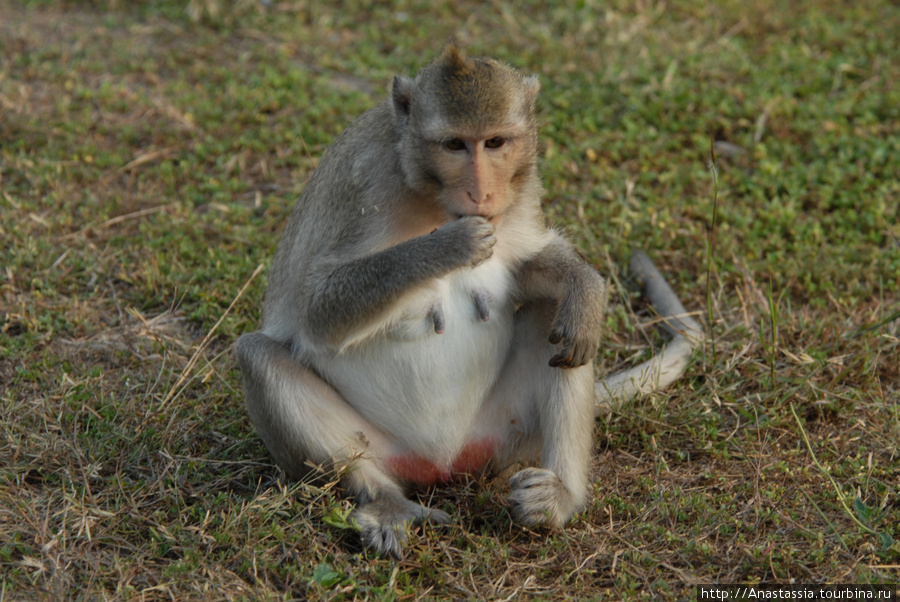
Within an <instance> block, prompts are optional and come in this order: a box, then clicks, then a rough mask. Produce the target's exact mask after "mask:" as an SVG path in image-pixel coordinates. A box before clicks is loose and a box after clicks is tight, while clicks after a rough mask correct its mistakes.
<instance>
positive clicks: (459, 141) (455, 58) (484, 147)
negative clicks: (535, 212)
mask: <svg viewBox="0 0 900 602" xmlns="http://www.w3.org/2000/svg"><path fill="white" fill-rule="evenodd" d="M539 89H540V83H539V82H538V80H537V78H534V77H523V76H522V75H521V74H520V73H518V72H517V71H516V70H515V69H513V68H512V67H509V66H507V65H504V64H502V63H499V62H497V61H493V60H485V59H469V58H467V57H465V56H464V55H462V54H461V53H460V52H459V51H458V50H457V49H456V48H454V47H453V46H448V47H447V48H445V50H444V53H443V54H442V55H441V56H440V57H439V58H438V59H436V60H435V61H434V62H433V63H432V64H430V65H429V66H427V67H426V68H424V69H423V70H422V71H420V72H419V74H418V75H417V76H416V78H415V79H414V80H408V79H404V78H399V77H398V78H395V80H394V88H393V90H392V97H393V103H394V112H395V116H396V119H397V126H398V128H399V130H400V139H401V142H400V145H401V154H402V165H403V171H404V173H405V176H406V180H407V184H408V185H409V186H410V187H411V188H412V189H413V190H415V191H416V192H418V193H419V194H420V195H422V197H423V198H427V199H429V200H434V201H436V202H438V203H439V204H440V205H441V209H443V210H444V211H445V212H447V213H448V214H450V215H451V216H457V217H461V216H467V215H480V216H483V217H486V218H488V219H490V220H491V221H495V222H496V221H497V220H499V219H500V218H501V217H502V216H503V214H504V212H505V211H506V210H507V209H508V208H509V206H510V205H511V204H513V203H515V201H516V198H517V197H518V193H519V192H520V191H521V190H523V187H524V186H526V185H527V184H528V183H529V182H530V181H532V180H533V179H534V177H535V171H536V156H537V152H536V148H537V128H536V125H535V117H534V108H535V98H536V96H537V93H538V90H539Z"/></svg>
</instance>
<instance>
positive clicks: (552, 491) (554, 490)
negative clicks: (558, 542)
mask: <svg viewBox="0 0 900 602" xmlns="http://www.w3.org/2000/svg"><path fill="white" fill-rule="evenodd" d="M509 486H510V488H511V489H512V493H511V494H510V496H509V501H510V502H511V503H512V512H513V515H514V516H515V517H516V519H517V520H518V521H519V522H520V523H522V524H523V525H525V526H526V527H535V526H538V525H546V526H549V527H554V528H559V527H562V526H563V525H564V524H566V522H567V521H568V520H569V518H571V516H572V514H573V513H574V512H575V509H576V508H575V506H576V500H575V499H574V497H573V496H572V493H571V492H570V491H569V489H568V487H566V486H565V484H563V482H562V480H560V478H559V477H558V476H557V475H556V473H555V472H553V471H552V470H547V469H546V468H526V469H524V470H520V471H519V472H517V473H516V474H514V475H513V476H512V478H510V479H509Z"/></svg>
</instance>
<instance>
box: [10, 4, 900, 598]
mask: <svg viewBox="0 0 900 602" xmlns="http://www.w3.org/2000/svg"><path fill="white" fill-rule="evenodd" d="M190 7H191V11H192V12H191V13H190V14H188V13H187V12H185V10H184V8H183V7H182V6H180V5H179V4H178V3H174V2H172V3H165V2H164V3H137V4H130V3H121V2H120V3H112V6H111V7H106V6H103V7H100V8H98V7H97V6H95V5H94V4H91V3H79V2H33V3H27V6H24V7H23V6H21V5H20V4H12V3H4V2H2V1H0V207H2V215H3V219H2V220H0V239H2V241H3V246H2V247H0V248H2V258H3V261H2V262H0V404H2V408H3V415H2V420H0V429H2V437H0V599H12V600H20V599H135V598H139V599H197V598H219V599H232V598H237V599H259V598H261V599H269V598H271V599H275V598H288V599H292V598H295V599H303V598H327V599H345V598H348V599H349V598H387V599H394V598H400V599H413V598H448V597H449V598H486V599H514V598H518V597H521V596H527V597H540V598H551V599H552V598H608V599H627V598H641V597H659V598H664V599H685V598H690V597H691V596H693V592H694V590H693V586H694V585H696V584H699V583H729V582H749V583H757V582H761V583H789V582H802V583H813V582H830V583H840V582H855V583H885V582H886V583H892V584H894V585H895V586H896V584H897V583H898V577H900V530H898V524H900V501H898V489H900V458H898V446H900V405H898V404H900V402H898V396H900V332H898V328H900V321H898V320H897V319H896V318H897V316H896V311H897V309H898V307H900V292H898V291H900V247H898V245H897V244H896V242H895V241H896V238H897V237H898V235H900V231H898V229H897V227H898V226H897V224H898V220H900V205H898V198H900V184H898V180H900V173H898V168H897V162H896V161H895V160H894V157H896V156H898V153H900V142H898V140H900V115H898V108H897V107H898V106H900V93H898V91H897V90H896V89H895V83H896V81H898V78H900V53H898V50H897V48H896V45H895V43H894V41H893V34H892V33H891V32H894V31H897V30H900V11H898V9H897V8H896V7H895V6H892V5H890V4H886V3H884V4H883V3H877V2H873V3H862V4H860V5H859V6H856V7H853V8H852V9H851V8H848V7H845V6H837V5H835V6H832V5H831V4H830V3H826V4H823V5H821V6H819V7H818V8H816V9H810V10H806V9H800V8H795V9H791V8H776V6H775V5H774V4H772V5H769V4H768V3H766V2H763V1H762V0H756V1H754V2H751V3H744V4H737V3H735V4H728V3H721V4H712V5H708V6H696V5H693V4H688V3H681V2H673V3H671V5H665V4H652V3H644V2H638V3H635V4H631V3H626V2H615V3H612V4H610V5H609V6H608V7H606V8H605V9H602V10H601V9H600V8H598V7H596V6H593V4H592V3H590V2H587V3H578V4H577V5H573V6H571V7H565V8H556V9H552V10H548V9H546V8H543V7H537V6H534V7H532V6H530V5H528V4H526V5H524V6H522V7H518V8H517V7H514V6H513V5H512V4H507V3H503V2H495V3H490V4H488V5H482V4H480V3H466V2H463V3H447V4H443V3H436V4H435V3H430V4H429V5H428V6H425V5H422V4H418V3H414V2H409V3H402V4H398V5H396V6H393V7H388V6H372V7H362V6H360V7H356V8H353V7H349V5H348V7H347V8H345V10H343V11H340V10H336V9H335V8H334V7H327V6H325V5H322V6H319V5H316V4H314V3H305V2H296V3H295V2H273V3H271V4H270V5H269V7H268V8H263V5H262V4H259V3H248V2H240V3H236V4H229V3H222V2H211V1H209V0H206V1H204V2H191V3H190ZM213 9H214V10H213ZM216 11H218V12H216ZM191 15H195V17H196V22H195V21H192V19H191ZM425 22H427V23H429V24H430V25H429V28H427V29H426V28H425V27H424V25H423V23H425ZM451 33H452V34H454V35H455V36H456V37H457V38H458V39H460V40H461V42H462V43H463V44H466V45H469V46H470V47H472V48H473V49H474V50H475V51H476V52H479V53H489V54H493V55H498V56H501V57H503V58H505V59H507V60H510V61H512V62H514V63H515V64H516V65H517V66H520V67H522V68H523V69H526V70H528V71H530V72H535V73H538V74H539V75H541V77H542V81H543V84H544V91H543V97H542V99H543V105H544V107H543V110H544V121H545V127H544V140H545V144H546V152H545V160H544V172H545V176H546V181H547V188H548V190H549V191H550V192H549V194H548V198H547V210H548V213H549V214H550V215H551V216H552V217H553V218H554V219H555V220H556V221H557V222H559V223H561V224H562V225H564V226H566V227H567V228H568V229H569V230H570V232H571V235H572V238H573V239H574V240H575V241H576V242H577V244H578V245H579V246H580V247H581V248H582V250H583V251H584V252H585V253H586V255H587V256H588V257H590V258H591V260H593V261H594V262H595V263H596V264H597V265H598V266H599V267H600V268H601V269H602V270H603V271H604V272H607V273H609V274H610V275H611V276H612V277H613V278H614V279H615V281H616V283H617V287H616V291H617V294H616V303H614V306H613V308H612V309H611V311H610V314H609V316H608V323H609V326H610V336H609V340H608V342H607V344H606V345H605V346H604V348H603V349H602V351H601V354H600V356H599V358H598V360H599V366H600V369H601V371H606V370H612V369H616V368H619V367H623V366H626V365H630V364H632V363H634V362H635V361H638V360H640V359H642V358H644V357H646V355H647V354H649V353H650V350H651V348H652V347H653V346H656V345H658V344H659V343H660V338H659V337H658V335H657V334H656V333H655V332H654V330H653V328H652V327H649V326H647V325H646V324H647V323H648V321H649V314H648V312H647V311H646V310H645V309H644V308H643V307H642V306H641V303H640V301H639V300H638V299H637V297H635V296H634V294H633V293H630V292H629V291H628V289H627V286H626V285H627V284H628V281H627V277H625V276H623V275H621V274H619V273H618V271H617V270H616V265H617V264H618V263H619V262H620V261H621V262H622V263H624V261H623V260H624V257H625V254H626V253H627V249H628V248H629V247H632V246H643V247H645V248H647V249H648V251H649V252H650V253H651V254H652V255H653V256H654V258H655V259H656V260H657V262H658V263H659V264H660V266H661V267H662V268H663V270H664V271H665V272H666V273H668V274H670V275H671V276H672V278H673V282H674V284H675V286H676V288H677V289H678V290H679V291H680V292H681V294H682V295H683V296H684V298H685V300H686V304H687V305H688V306H689V307H692V308H696V309H697V310H698V311H700V313H701V314H702V315H703V316H704V317H705V316H706V311H705V309H706V306H707V299H706V284H707V277H706V270H705V259H706V255H705V244H706V240H707V234H708V228H709V220H710V216H711V214H712V198H713V193H712V182H711V178H710V175H709V174H708V173H707V171H706V169H705V163H706V161H707V159H708V146H709V142H708V140H709V138H708V133H709V132H710V131H712V133H713V134H714V136H715V137H716V139H717V140H718V141H719V143H720V149H724V150H720V157H719V159H720V165H719V167H720V172H719V173H720V181H719V225H718V229H717V241H716V248H715V251H714V255H713V260H714V261H713V266H712V267H713V269H712V271H711V277H712V279H711V282H710V305H711V315H712V321H713V324H712V325H711V327H712V328H713V329H714V332H715V335H716V338H715V341H716V342H715V348H713V347H712V346H711V345H708V346H707V347H706V348H705V349H703V350H702V352H701V353H698V354H697V357H696V358H695V361H694V363H693V365H692V367H691V369H690V372H689V374H688V376H687V378H686V379H685V380H684V381H683V382H681V383H679V384H678V385H677V386H676V387H674V388H673V389H672V390H670V391H666V392H664V393H661V394H658V395H654V396H652V397H650V398H647V399H642V400H639V401H637V402H635V403H633V404H630V405H629V406H627V407H625V408H623V409H622V410H621V411H619V412H617V413H615V414H613V415H611V416H607V417H604V418H602V419H601V420H600V421H598V424H597V432H596V442H597V443H596V454H595V461H594V466H593V467H592V470H593V477H594V487H595V495H594V499H593V502H592V504H591V505H590V506H589V508H588V509H587V510H586V511H585V512H583V513H582V514H580V515H578V516H577V517H576V518H575V520H573V521H572V523H571V524H570V525H569V527H568V528H567V529H566V530H565V531H563V532H544V531H538V532H532V531H529V530H526V529H523V528H521V527H519V526H517V525H515V524H514V523H513V522H512V520H511V519H510V516H509V514H508V511H507V506H506V503H505V501H504V494H505V490H504V487H505V485H504V483H503V481H502V480H501V479H494V480H491V481H486V482H481V481H477V482H471V483H465V484H464V485H463V486H460V487H454V488H444V489H437V490H435V491H427V492H423V493H422V494H421V495H422V496H423V499H425V500H427V501H428V503H430V504H432V505H435V506H437V507H441V508H443V509H444V510H446V511H448V512H450V513H451V514H452V515H453V516H454V518H455V523H454V524H453V525H452V526H450V527H448V528H446V529H432V528H427V527H426V528H424V529H420V530H419V531H418V532H417V533H416V534H414V535H413V537H412V538H411V545H410V549H409V550H408V553H407V555H406V557H405V558H404V559H403V560H401V561H399V562H392V561H389V560H385V559H380V558H375V557H372V556H370V555H368V554H366V553H364V552H363V551H362V550H361V548H360V544H359V541H358V537H357V535H356V533H355V532H354V531H353V529H352V527H351V526H350V525H348V523H347V513H348V511H349V509H350V506H349V504H348V503H347V502H346V501H344V500H342V499H341V497H340V496H339V491H338V489H337V486H336V485H335V483H334V482H333V479H329V478H327V477H325V478H322V479H319V480H317V481H315V482H310V483H290V482H287V481H285V480H284V478H283V476H282V475H281V473H280V472H279V471H278V470H277V468H275V467H274V466H273V465H272V463H271V459H270V458H269V456H268V455H267V453H266V451H265V449H264V448H263V446H262V444H261V443H260V441H259V440H258V438H257V436H256V435H255V433H254V432H253V430H252V427H251V425H250V424H249V422H248V420H247V418H246V416H245V413H244V410H243V407H242V395H241V393H240V381H239V375H238V373H237V371H236V369H235V365H234V361H233V358H232V355H231V352H230V346H231V343H232V342H233V340H234V339H235V337H236V336H237V334H239V333H241V332H244V331H248V330H251V329H253V328H255V325H256V323H257V321H258V315H259V301H260V299H261V297H262V291H263V288H264V285H265V278H264V276H262V275H260V276H257V277H254V273H255V270H256V267H257V266H258V265H259V264H261V263H262V264H265V265H268V262H269V261H270V258H271V254H272V252H273V249H274V245H275V243H276V241H277V237H278V233H279V231H280V228H281V225H282V223H283V220H284V218H285V216H286V214H287V211H288V210H289V208H290V206H291V204H292V202H293V200H294V199H295V198H296V195H297V192H298V191H299V190H300V189H301V188H302V185H303V183H304V182H305V179H306V177H307V176H308V174H309V173H310V171H311V169H313V168H314V166H315V164H316V161H317V158H318V157H319V156H320V155H321V152H322V151H323V149H324V148H325V146H326V145H327V144H328V143H329V142H330V140H331V139H332V138H333V137H334V135H336V133H337V132H339V131H340V130H341V129H342V128H343V126H344V125H345V124H346V123H347V121H348V120H349V119H351V118H352V117H353V116H354V115H356V114H359V113H360V112H361V111H362V110H364V109H365V108H367V107H368V106H371V105H372V104H373V103H374V102H376V101H377V100H378V99H379V98H380V97H381V96H382V94H383V90H384V89H385V85H386V82H387V81H389V76H390V75H391V74H392V73H395V72H399V73H409V72H411V71H412V70H414V69H415V68H416V67H417V66H420V65H421V64H422V63H423V62H424V61H425V60H427V59H428V58H429V57H431V56H432V55H433V54H434V53H435V52H436V51H437V48H436V47H435V42H434V40H443V39H445V38H446V37H447V36H448V35H449V34H451ZM722 143H728V144H730V145H731V146H728V144H722ZM248 283H249V286H247V288H246V290H244V287H245V285H247V284H248ZM235 301H236V302H235ZM867 327H871V328H869V329H866V328H867Z"/></svg>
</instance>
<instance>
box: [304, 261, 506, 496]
mask: <svg viewBox="0 0 900 602" xmlns="http://www.w3.org/2000/svg"><path fill="white" fill-rule="evenodd" d="M487 263H488V264H490V262H487ZM480 268H482V266H479V268H476V270H469V271H466V272H463V273H462V274H460V275H457V276H456V277H454V278H453V279H452V280H446V279H445V280H443V281H441V282H439V283H437V285H438V286H436V287H435V289H434V291H433V292H432V293H429V294H426V295H423V296H422V297H421V298H419V299H417V300H416V303H415V304H414V305H413V306H412V307H407V308H403V310H402V311H400V312H398V314H397V315H398V316H400V318H399V319H394V320H392V321H391V322H390V323H389V324H387V325H386V327H385V329H384V330H383V331H382V333H381V334H378V335H376V336H373V337H370V338H369V339H367V340H365V341H363V342H361V343H358V344H356V345H353V346H351V347H350V348H347V349H345V350H343V351H342V352H341V353H339V354H337V355H335V356H332V357H331V358H330V359H329V361H326V362H321V364H322V365H321V366H319V365H317V366H316V368H317V370H319V373H320V374H321V375H322V376H323V377H324V378H325V380H327V381H328V382H329V383H330V384H331V385H332V386H333V387H334V388H335V389H337V391H338V392H339V393H340V394H341V396H342V397H343V398H344V399H345V400H346V401H347V403H349V404H350V405H351V406H352V407H353V408H355V409H356V410H357V411H358V412H359V413H360V414H361V415H362V416H364V417H365V418H366V419H367V420H368V421H369V422H371V423H372V424H373V425H375V426H377V427H378V428H380V429H381V430H382V431H384V432H385V433H387V434H388V435H389V436H390V437H391V439H392V442H393V443H394V447H395V448H396V450H397V454H396V456H395V457H394V458H393V459H388V458H382V460H383V461H384V462H385V463H386V464H393V465H394V466H393V468H395V469H396V471H397V472H398V475H397V476H400V477H401V478H406V477H404V476H403V475H402V474H399V473H403V472H406V473H409V474H408V475H406V476H408V477H412V478H409V479H407V480H412V481H415V482H429V481H431V482H434V481H440V480H443V479H444V478H445V477H446V476H447V475H448V474H449V473H452V472H456V471H458V470H468V469H471V470H477V469H478V468H481V467H482V466H483V465H484V464H485V463H486V462H487V461H488V460H489V459H490V457H489V456H490V454H489V453H487V452H485V451H484V450H487V449H488V447H487V446H485V445H481V446H480V447H478V445H476V444H475V442H472V441H470V440H469V439H470V437H471V432H472V430H473V429H472V426H473V422H474V420H475V417H476V416H477V414H478V411H479V409H480V408H481V407H482V405H483V404H484V402H485V400H486V399H487V398H488V396H489V394H490V392H491V389H492V388H493V386H494V384H495V383H496V381H497V379H498V377H499V374H500V371H501V369H502V368H503V365H504V363H505V361H506V357H507V355H508V353H509V348H510V343H511V340H512V336H513V327H514V312H515V307H514V305H513V302H512V301H511V300H510V299H509V294H508V291H509V287H510V282H511V278H510V276H509V274H508V273H507V272H506V271H505V269H496V267H495V268H494V269H491V266H490V265H487V266H486V267H485V269H480ZM476 294H478V295H487V297H488V298H489V299H490V302H489V307H488V309H489V315H488V319H487V320H486V321H485V320H484V319H483V306H482V307H481V309H479V307H478V305H477V304H476V302H475V300H474V297H475V296H476ZM435 301H439V304H440V307H441V308H442V312H441V313H442V326H443V329H442V330H443V332H442V333H441V334H438V333H436V332H435V320H434V317H433V311H432V310H431V308H433V307H434V304H435ZM439 330H440V329H439ZM468 444H472V447H471V450H470V451H471V452H472V453H471V454H469V453H468V452H467V450H468V449H469V448H467V445H468ZM478 450H481V451H478ZM476 452H477V453H476ZM476 456H478V457H479V458H476ZM480 456H486V457H484V458H483V459H480ZM403 458H405V460H404V459H403ZM476 459H477V460H478V461H477V462H476ZM479 463H480V465H481V466H475V464H479ZM463 464H465V466H463ZM432 473H433V478H432V477H431V476H429V475H431V474H432Z"/></svg>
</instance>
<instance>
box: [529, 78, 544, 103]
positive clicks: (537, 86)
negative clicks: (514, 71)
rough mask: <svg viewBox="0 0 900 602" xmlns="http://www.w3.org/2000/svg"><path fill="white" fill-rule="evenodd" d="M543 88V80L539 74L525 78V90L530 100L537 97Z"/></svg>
mask: <svg viewBox="0 0 900 602" xmlns="http://www.w3.org/2000/svg"><path fill="white" fill-rule="evenodd" d="M540 90H541V80H539V79H538V76H537V75H529V76H528V77H526V78H525V92H526V93H527V94H528V97H529V99H530V100H534V99H535V98H537V95H538V92H540Z"/></svg>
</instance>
